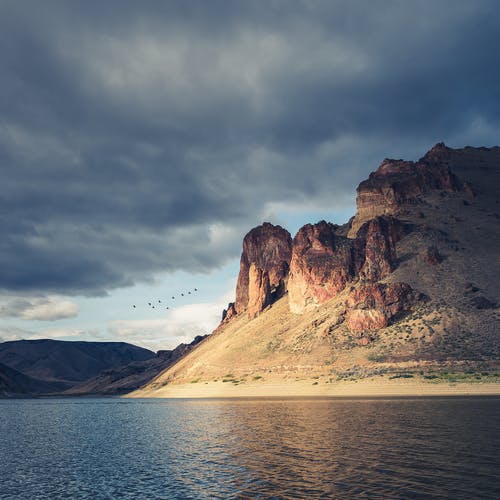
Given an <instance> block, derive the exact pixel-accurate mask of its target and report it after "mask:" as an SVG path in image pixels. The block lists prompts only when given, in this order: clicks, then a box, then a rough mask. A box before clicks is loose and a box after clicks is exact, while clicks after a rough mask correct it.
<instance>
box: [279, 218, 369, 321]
mask: <svg viewBox="0 0 500 500" xmlns="http://www.w3.org/2000/svg"><path fill="white" fill-rule="evenodd" d="M337 228H338V226H336V225H334V224H331V223H328V222H325V221H321V222H319V223H317V224H307V225H305V226H303V227H302V228H301V229H299V231H298V233H297V235H296V236H295V238H294V239H293V245H292V260H291V263H290V277H289V280H288V293H289V303H290V310H291V311H292V312H294V313H301V312H303V311H304V310H307V309H310V308H311V307H315V306H317V305H319V304H322V303H323V302H326V301H327V300H330V299H331V298H332V297H334V296H335V295H337V294H338V293H339V292H340V291H342V290H343V289H344V288H345V286H346V284H347V283H348V282H350V281H352V280H353V279H354V277H355V276H357V274H358V273H359V272H360V270H361V267H362V265H363V262H364V248H363V246H364V245H363V242H362V241H360V240H357V239H354V240H352V239H348V238H346V237H344V236H339V235H338V234H336V230H337Z"/></svg>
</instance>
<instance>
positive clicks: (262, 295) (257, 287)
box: [234, 222, 292, 317]
mask: <svg viewBox="0 0 500 500" xmlns="http://www.w3.org/2000/svg"><path fill="white" fill-rule="evenodd" d="M291 255H292V238H291V236H290V233H289V232H288V231H287V230H286V229H283V228H282V227H280V226H273V225H272V224H269V223H268V222H264V224H262V225H261V226H258V227H256V228H254V229H252V230H251V231H250V232H249V233H248V234H247V235H246V236H245V238H244V240H243V252H242V254H241V260H240V273H239V275H238V283H237V285H236V302H235V306H234V309H235V310H236V313H238V314H240V313H241V312H243V311H247V312H248V314H249V316H250V317H255V316H256V315H257V314H258V313H259V312H260V311H262V310H263V309H264V308H265V307H267V306H268V305H270V304H272V303H273V302H275V301H276V300H277V299H279V298H281V297H282V296H283V295H284V294H285V293H286V281H287V277H288V270H289V265H290V259H291Z"/></svg>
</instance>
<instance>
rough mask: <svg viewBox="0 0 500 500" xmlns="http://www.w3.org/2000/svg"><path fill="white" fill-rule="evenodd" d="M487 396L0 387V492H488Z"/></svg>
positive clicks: (492, 444) (494, 439) (496, 419)
mask: <svg viewBox="0 0 500 500" xmlns="http://www.w3.org/2000/svg"><path fill="white" fill-rule="evenodd" d="M499 428H500V398H496V397H491V398H486V397H484V398H483V397H477V398H465V397H464V398H425V399H424V398H422V399H419V398H414V399H358V400H355V399H349V400H348V399H242V400H239V399H226V400H208V399H204V400H203V399H202V400H161V399H142V400H134V399H129V400H127V399H113V398H110V399H76V398H75V399H27V400H0V497H1V498H26V499H36V498H40V499H41V498H43V499H46V498H92V499H94V498H134V499H139V498H166V499H175V498H179V499H190V498H193V499H203V498H210V499H212V498H305V499H312V498H358V497H360V498H381V499H392V498H453V499H459V498H464V499H471V498H500V480H499V478H498V474H499V471H500V453H499V444H500V443H499V441H500V436H499V432H498V429H499Z"/></svg>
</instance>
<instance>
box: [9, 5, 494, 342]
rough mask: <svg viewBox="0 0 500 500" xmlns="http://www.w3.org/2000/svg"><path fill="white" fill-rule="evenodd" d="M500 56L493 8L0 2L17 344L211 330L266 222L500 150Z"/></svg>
mask: <svg viewBox="0 0 500 500" xmlns="http://www.w3.org/2000/svg"><path fill="white" fill-rule="evenodd" d="M499 53H500V9H499V8H498V2H497V1H495V0H493V1H486V0H475V1H474V2H471V1H461V0H450V1H444V0H432V1H426V0H415V1H412V2H408V1H386V0H384V1H382V0H380V1H379V0H372V1H369V2H368V1H361V0H359V1H357V0H354V1H349V2H348V1H335V0H328V1H321V0H317V1H307V0H301V1H299V0H297V1H293V0H286V1H281V0H277V1H274V0H266V1H259V0H253V1H247V0H240V1H238V0H227V1H219V0H210V1H206V0H200V1H196V0H192V1H189V2H186V1H184V0H179V1H148V0H143V1H141V2H136V1H128V0H116V1H114V0H108V1H104V2H103V1H101V0H99V1H93V0H80V1H78V0H76V1H73V2H67V1H63V0H61V1H58V0H45V1H43V2H40V1H38V0H33V1H29V0H13V1H11V0H2V1H0V62H1V68H2V69H1V72H0V230H1V240H0V341H7V340H18V339H36V338H55V339H61V340H99V341H101V340H106V341H126V342H131V343H134V344H137V345H141V346H144V347H147V348H150V349H153V350H158V349H171V348H173V347H175V346H176V345H177V344H179V343H180V342H189V341H191V340H192V339H193V338H194V336H196V335H199V334H205V333H210V331H211V330H213V328H215V327H216V326H217V324H218V322H219V321H220V318H221V313H222V309H223V308H224V307H225V306H226V305H227V303H228V302H230V301H233V300H234V296H235V285H236V278H237V273H238V269H239V257H240V253H241V243H242V239H243V237H244V235H245V234H246V233H247V232H248V231H249V230H250V229H251V228H252V227H255V226H256V225H258V224H260V223H262V222H263V221H269V222H272V223H274V224H280V225H282V226H283V227H285V228H287V229H288V230H289V231H290V233H291V234H292V236H293V235H294V234H295V232H296V231H297V230H298V229H299V228H300V227H301V226H302V225H303V224H306V223H309V222H317V221H319V220H321V219H326V220H329V221H332V222H336V223H344V222H346V221H347V220H348V219H349V218H350V217H351V216H352V215H354V211H355V188H356V186H357V185H358V184H359V182H360V181H362V180H363V179H364V178H366V177H367V175H368V174H369V172H371V171H373V170H375V169H376V168H377V166H378V165H379V164H380V162H381V161H382V160H383V159H384V158H386V157H389V158H404V159H409V160H416V159H418V158H420V157H421V156H423V155H424V153H425V152H426V151H427V150H428V149H430V148H431V147H432V146H433V145H434V144H435V143H437V142H441V141H444V142H445V143H446V144H447V145H448V146H451V147H463V146H465V145H471V146H492V145H498V144H500V135H499V132H500V64H499V55H498V54H499ZM195 288H196V289H197V291H195ZM181 293H184V296H182V295H181ZM172 296H175V299H172V298H171V297H172ZM159 301H161V302H159ZM148 302H151V303H152V304H154V305H155V308H154V309H153V308H152V307H150V306H149V305H148ZM133 305H135V306H136V307H135V308H134V307H133ZM167 307H168V309H167Z"/></svg>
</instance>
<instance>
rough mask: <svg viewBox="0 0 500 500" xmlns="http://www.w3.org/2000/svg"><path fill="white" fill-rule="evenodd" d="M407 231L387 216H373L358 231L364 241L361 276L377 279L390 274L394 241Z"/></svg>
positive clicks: (394, 250)
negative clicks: (363, 259)
mask: <svg viewBox="0 0 500 500" xmlns="http://www.w3.org/2000/svg"><path fill="white" fill-rule="evenodd" d="M406 231H408V229H407V228H405V226H404V225H403V224H402V223H401V222H400V221H398V220H397V219H394V218H393V217H388V216H379V217H375V218H374V219H372V220H371V221H369V222H367V223H365V224H364V225H363V226H362V227H361V229H360V230H359V231H358V238H359V239H362V241H364V250H365V252H364V255H365V261H364V264H363V267H362V268H361V273H360V275H361V277H363V278H364V279H366V280H368V281H378V280H381V279H382V278H384V277H385V276H387V275H388V274H390V273H391V272H392V271H393V270H394V268H395V266H396V260H397V255H396V243H397V242H398V241H399V240H400V239H401V238H402V236H403V235H404V233H405V232H406Z"/></svg>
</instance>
